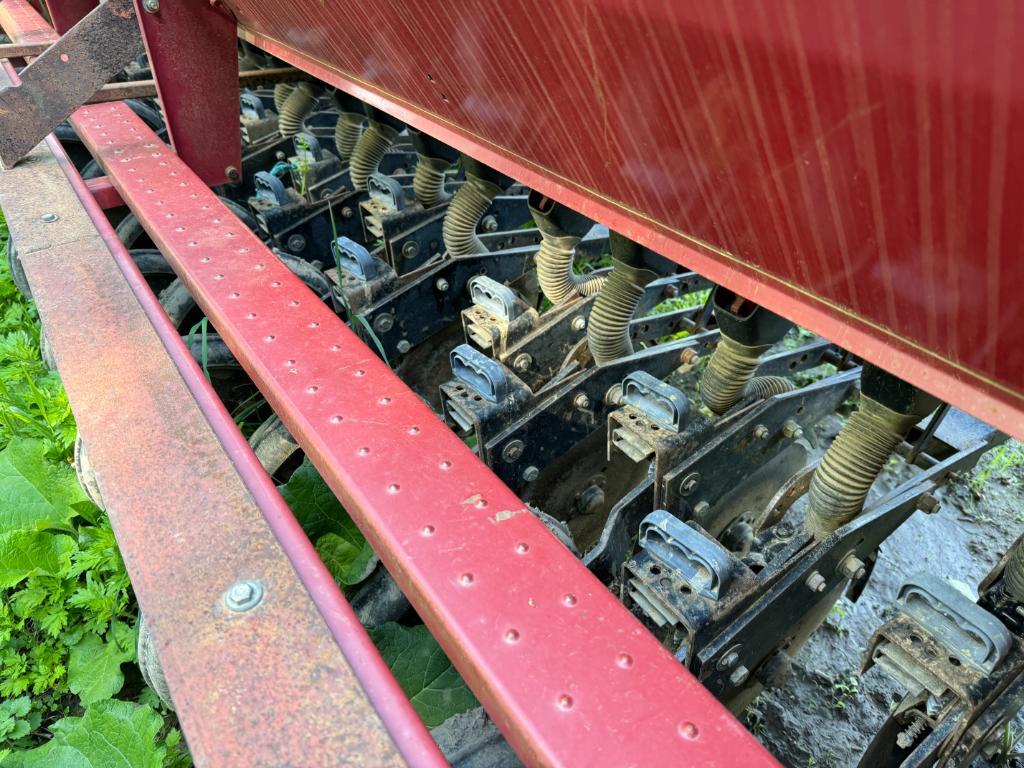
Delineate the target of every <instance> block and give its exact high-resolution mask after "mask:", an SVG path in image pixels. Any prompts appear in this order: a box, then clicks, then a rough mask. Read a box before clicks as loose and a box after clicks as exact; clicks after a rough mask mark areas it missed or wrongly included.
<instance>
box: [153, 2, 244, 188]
mask: <svg viewBox="0 0 1024 768" xmlns="http://www.w3.org/2000/svg"><path fill="white" fill-rule="evenodd" d="M157 7H159V3H158V4H157ZM224 175H225V176H227V177H228V181H232V182H234V181H238V180H239V179H240V178H242V174H240V173H239V172H238V169H237V168H235V166H233V165H229V166H228V167H227V168H225V169H224Z"/></svg>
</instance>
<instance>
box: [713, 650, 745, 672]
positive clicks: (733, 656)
mask: <svg viewBox="0 0 1024 768" xmlns="http://www.w3.org/2000/svg"><path fill="white" fill-rule="evenodd" d="M739 660H740V655H739V653H737V652H736V650H735V649H732V650H729V651H728V652H726V653H725V654H724V655H723V656H722V658H720V659H719V660H718V668H719V669H721V670H723V671H724V670H726V669H732V668H733V667H735V666H736V662H738V661H739Z"/></svg>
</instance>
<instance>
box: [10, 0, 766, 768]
mask: <svg viewBox="0 0 1024 768" xmlns="http://www.w3.org/2000/svg"><path fill="white" fill-rule="evenodd" d="M5 6H6V7H7V8H8V9H12V8H13V9H17V11H18V13H19V14H21V16H22V18H24V17H25V15H27V14H28V11H29V9H28V6H27V4H26V3H25V2H24V0H4V2H3V4H2V5H0V9H3V8H4V7H5ZM33 15H34V14H33ZM5 25H6V20H5ZM9 31H13V30H10V29H9ZM72 124H73V125H74V127H75V129H76V131H77V132H78V134H79V136H80V137H81V138H82V139H83V141H84V142H85V143H86V144H87V146H89V148H90V149H91V151H92V152H93V153H94V155H95V156H96V158H97V160H98V161H99V162H100V163H101V165H102V166H103V167H104V169H105V171H106V173H107V178H108V179H109V181H110V182H111V183H112V184H113V186H114V187H115V188H116V190H117V191H118V192H119V193H120V195H121V197H122V199H123V200H124V201H125V202H126V203H127V204H128V205H129V206H130V207H131V208H132V210H133V211H134V212H135V214H136V215H137V216H138V217H139V219H140V221H141V222H142V223H143V224H144V226H145V227H146V229H147V231H148V232H149V234H150V235H151V237H153V239H154V241H155V242H156V243H157V245H158V246H159V247H160V248H161V250H162V251H163V252H164V254H165V256H166V257H167V258H168V260H169V261H170V262H171V263H172V265H173V266H174V268H175V270H176V271H177V272H178V273H179V275H180V276H181V277H182V279H183V280H185V282H186V283H187V284H188V286H189V288H190V290H191V291H192V292H193V294H194V295H195V297H196V298H197V300H198V302H199V303H200V305H201V306H202V307H203V309H204V310H205V311H206V313H207V315H208V317H209V318H210V320H211V322H212V324H213V325H214V326H215V327H216V328H217V329H218V331H219V332H220V333H221V335H222V336H223V337H224V338H225V340H226V341H227V343H228V345H229V346H230V347H231V348H232V350H233V351H234V353H235V354H236V356H237V357H238V359H239V360H240V361H241V362H242V363H243V365H244V366H245V367H246V369H247V371H248V372H249V373H250V375H251V376H252V377H253V379H254V380H255V381H256V383H257V384H258V385H259V386H260V388H261V390H262V391H263V392H264V394H265V395H266V397H267V399H268V400H269V401H270V403H271V405H272V406H273V407H274V409H275V411H277V412H278V413H279V414H280V415H281V417H282V419H283V420H284V421H285V423H286V425H287V426H288V427H289V429H290V430H291V431H292V433H293V435H294V436H295V437H296V439H297V440H298V442H299V443H300V445H302V446H303V448H304V449H305V450H306V453H307V455H309V456H310V458H311V459H312V461H313V462H314V464H316V465H317V467H318V468H319V469H320V471H321V473H322V474H323V475H324V477H325V478H326V479H327V480H328V482H329V484H330V485H331V487H332V488H333V490H334V491H335V492H336V493H337V494H338V496H339V498H340V499H341V500H342V501H343V503H344V504H345V505H346V507H347V508H348V509H349V511H350V512H351V514H352V515H353V517H354V519H355V520H356V522H357V523H358V524H359V526H360V528H361V529H362V530H363V532H364V533H365V534H366V536H367V538H368V539H369V540H370V542H371V543H372V544H373V546H374V547H375V549H376V550H377V551H378V553H379V554H380V555H381V558H382V560H383V561H384V563H385V564H386V565H387V567H388V570H389V571H390V572H391V574H392V575H393V576H394V577H395V578H396V580H397V581H398V582H399V584H400V585H401V586H402V588H403V590H404V591H405V592H406V594H407V596H408V597H409V598H410V600H411V601H412V602H413V605H414V607H415V608H416V609H417V611H418V612H419V613H420V615H421V616H422V617H423V619H424V620H425V622H426V623H427V625H428V626H429V627H430V629H431V631H432V632H433V633H434V635H435V637H437V638H438V640H439V641H440V642H441V643H442V645H443V647H444V648H445V650H446V651H447V653H448V654H449V656H450V657H451V658H452V660H453V662H454V663H455V665H456V666H457V668H458V669H459V670H460V672H462V674H463V676H464V677H465V678H466V679H467V681H468V682H469V684H470V686H471V688H472V689H473V690H474V692H475V693H476V694H477V696H478V697H479V698H480V700H481V701H482V702H483V704H484V705H485V707H486V708H487V709H488V711H489V712H490V714H491V715H492V717H494V719H495V721H496V723H497V724H498V726H499V727H500V728H501V729H502V731H503V732H504V733H505V735H506V736H507V737H508V738H509V740H510V742H511V743H512V745H513V747H514V748H515V749H516V750H517V752H518V753H519V755H520V756H521V757H522V758H523V759H524V760H525V761H526V762H527V763H529V764H537V765H568V764H578V765H595V764H609V763H613V764H622V765H653V764H674V765H687V764H689V765H705V764H710V763H714V764H717V765H743V766H748V765H761V764H766V765H767V764H774V761H773V760H772V759H771V757H770V756H769V755H768V754H767V753H766V752H765V751H764V750H763V748H762V747H760V745H758V744H757V742H756V741H755V740H754V739H753V737H752V736H751V735H750V734H749V733H748V732H747V731H746V730H745V729H744V728H743V727H742V726H741V725H740V724H739V723H738V722H737V721H736V720H735V719H734V718H733V717H732V716H731V715H730V714H729V713H728V712H727V711H726V710H725V708H724V707H723V706H722V705H721V704H719V703H718V702H717V701H716V700H715V699H714V697H712V696H711V694H710V693H708V692H707V691H706V690H705V689H704V688H703V686H701V685H700V683H699V682H698V681H697V680H695V679H694V678H693V676H692V675H691V674H690V673H689V672H687V671H686V670H685V669H684V668H683V667H682V666H681V665H679V664H678V662H676V660H675V659H674V658H673V657H672V656H671V654H669V653H668V651H667V650H665V649H664V648H663V647H662V646H661V645H660V644H659V643H658V642H657V641H656V640H655V639H654V637H653V636H652V635H651V634H650V633H649V632H648V631H647V630H646V629H644V628H643V627H642V626H641V625H640V624H639V622H637V621H636V619H635V618H634V617H633V616H632V615H631V614H630V613H629V612H628V611H627V610H626V609H625V608H624V607H623V606H622V605H621V604H620V603H619V602H618V601H617V600H616V599H615V598H614V597H613V596H612V595H611V594H610V593H609V592H608V590H607V589H606V588H605V587H604V586H603V585H602V584H601V583H600V582H598V581H597V580H596V579H595V578H594V577H593V576H592V575H591V574H590V573H589V572H588V571H587V570H586V569H585V568H584V567H583V566H582V564H580V563H579V561H578V560H577V559H576V558H575V557H574V556H573V555H572V554H571V553H570V552H569V551H568V550H566V549H565V548H564V547H563V546H562V545H561V544H560V543H559V542H558V541H557V540H556V539H555V538H554V537H553V536H552V535H551V534H550V533H549V532H548V531H547V529H546V528H545V527H544V526H543V524H542V523H540V522H539V521H538V520H537V519H536V518H535V517H534V516H533V515H531V514H530V513H529V512H528V510H527V509H526V508H525V507H524V506H523V505H522V503H521V502H520V500H519V499H518V498H517V497H516V496H515V495H514V494H513V493H512V492H511V491H510V490H509V489H508V488H506V487H505V486H504V485H503V484H502V483H501V482H500V481H499V480H498V479H497V478H496V477H494V475H493V474H492V473H491V472H490V470H488V469H487V468H486V467H485V466H484V465H483V464H482V463H480V462H479V460H478V459H477V458H476V457H475V456H474V455H473V454H472V452H471V451H470V450H469V449H468V448H467V447H466V446H465V445H464V444H463V443H462V442H461V441H460V440H459V439H458V438H457V437H456V436H455V435H454V434H453V433H452V432H451V431H450V430H448V428H447V427H445V426H444V425H443V424H442V423H441V422H440V421H439V420H438V419H437V418H436V416H435V415H434V414H433V413H432V412H431V411H430V410H429V408H428V407H427V406H426V405H424V404H423V403H422V402H421V401H420V400H419V398H418V397H416V396H415V395H414V394H413V393H412V392H411V391H410V390H409V389H408V388H407V387H406V386H405V385H404V384H403V383H402V382H401V381H400V380H399V379H398V378H397V377H396V376H395V374H394V373H393V372H392V371H391V370H390V369H389V368H388V367H387V366H386V365H385V364H384V363H382V362H381V361H380V360H379V359H377V357H376V356H375V355H373V354H372V353H371V352H370V351H369V350H368V349H367V348H366V347H365V346H364V345H363V344H362V342H361V341H360V340H359V339H358V338H357V337H356V336H355V334H353V333H352V332H351V331H350V330H349V329H348V328H347V327H345V326H344V324H343V323H342V322H341V321H340V319H339V318H338V317H337V316H336V315H335V314H334V313H333V312H332V311H331V310H330V309H329V308H328V307H326V306H325V305H324V304H323V303H322V302H320V301H319V300H318V298H317V297H316V296H315V295H314V294H312V293H311V292H310V291H309V290H308V289H307V288H306V287H305V286H304V285H303V284H302V283H301V282H300V281H299V280H298V279H297V278H295V276H294V275H292V273H291V272H290V271H289V270H288V269H287V268H286V267H284V266H283V265H282V264H281V263H280V262H278V261H277V260H276V259H275V258H274V257H273V255H272V254H271V253H270V252H269V251H268V250H267V249H266V248H265V246H264V245H263V244H262V243H261V242H260V241H259V239H258V238H257V237H256V236H255V235H253V234H252V233H250V232H249V231H248V230H246V229H245V228H244V227H243V226H241V225H240V223H239V222H238V221H237V219H235V218H234V217H233V216H232V215H231V214H230V212H229V211H228V210H227V209H226V208H225V207H224V206H223V205H222V204H221V203H220V202H219V201H218V199H217V198H216V197H215V195H214V194H213V193H212V192H211V191H210V190H209V189H208V188H207V187H206V186H205V184H203V183H202V181H201V180H200V179H199V178H198V177H197V176H196V175H195V174H194V173H193V172H192V171H191V170H189V169H188V167H187V166H185V164H184V163H183V162H182V161H181V160H180V159H178V158H177V157H176V156H175V155H174V153H173V152H171V151H170V150H169V149H168V148H167V147H166V146H165V145H163V143H162V142H160V140H159V139H158V138H157V137H156V135H155V134H153V133H152V131H150V130H149V129H148V128H147V127H146V126H145V124H144V123H142V121H140V120H139V119H138V118H137V117H136V116H135V115H134V113H132V112H131V111H130V110H129V109H127V108H126V107H124V106H123V105H120V104H112V105H97V106H90V107H85V108H82V109H80V110H79V111H78V112H76V113H75V115H74V116H73V118H72ZM382 714H383V713H382ZM338 716H339V717H343V716H344V713H338Z"/></svg>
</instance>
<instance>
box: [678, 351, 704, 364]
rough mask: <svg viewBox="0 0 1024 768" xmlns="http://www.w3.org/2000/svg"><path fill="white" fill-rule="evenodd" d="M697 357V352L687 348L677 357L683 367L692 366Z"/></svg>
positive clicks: (698, 355)
mask: <svg viewBox="0 0 1024 768" xmlns="http://www.w3.org/2000/svg"><path fill="white" fill-rule="evenodd" d="M699 357H700V354H698V352H697V350H695V349H689V348H687V349H684V350H683V351H682V354H680V355H679V360H680V362H681V363H682V364H683V365H693V364H694V363H696V362H697V359H698V358H699Z"/></svg>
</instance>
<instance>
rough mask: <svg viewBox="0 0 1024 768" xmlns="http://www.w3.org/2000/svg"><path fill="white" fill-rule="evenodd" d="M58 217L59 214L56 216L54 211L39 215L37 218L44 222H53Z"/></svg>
mask: <svg viewBox="0 0 1024 768" xmlns="http://www.w3.org/2000/svg"><path fill="white" fill-rule="evenodd" d="M59 218H60V216H58V215H57V214H56V213H44V214H43V215H42V216H40V217H39V220H40V221H41V222H43V223H44V224H53V222H55V221H57V219H59Z"/></svg>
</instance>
